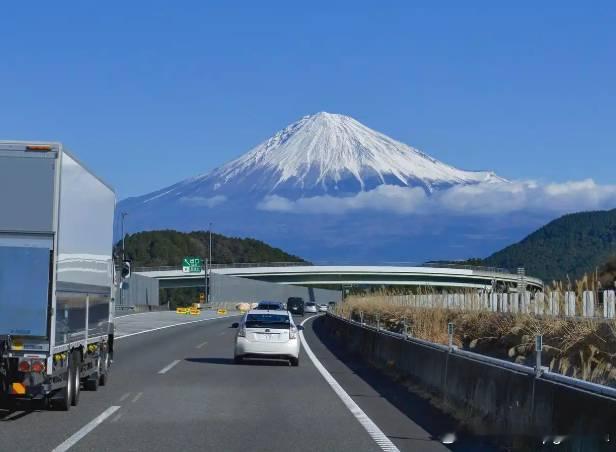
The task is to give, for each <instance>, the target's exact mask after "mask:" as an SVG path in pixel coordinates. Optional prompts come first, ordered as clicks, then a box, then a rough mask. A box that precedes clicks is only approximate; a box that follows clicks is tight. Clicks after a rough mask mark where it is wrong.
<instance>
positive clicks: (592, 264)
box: [483, 209, 616, 282]
mask: <svg viewBox="0 0 616 452" xmlns="http://www.w3.org/2000/svg"><path fill="white" fill-rule="evenodd" d="M615 256H616V209H613V210H608V211H596V212H581V213H575V214H570V215H565V216H563V217H561V218H558V219H556V220H554V221H552V222H550V223H548V224H547V225H545V226H543V227H542V228H540V229H539V230H537V231H535V232H533V233H532V234H530V235H529V236H528V237H526V238H525V239H524V240H522V241H521V242H519V243H516V244H514V245H511V246H508V247H507V248H504V249H503V250H501V251H498V252H496V253H494V254H492V255H491V256H490V257H488V258H486V259H483V264H484V265H490V266H495V267H504V268H509V269H513V270H515V269H516V268H517V267H525V268H526V272H527V274H529V275H533V276H537V277H539V278H542V279H543V280H544V281H546V282H549V281H551V280H553V279H556V280H564V279H565V278H566V277H567V275H568V276H569V277H570V278H571V279H572V280H573V279H576V278H579V277H581V276H582V275H583V274H584V273H591V272H593V273H594V272H595V271H596V270H597V269H599V271H600V273H604V274H605V275H607V273H608V272H610V271H611V272H614V273H616V258H614V257H615ZM610 259H612V264H611V266H609V265H607V264H606V262H608V261H609V260H610ZM607 278H608V276H605V279H606V280H607Z"/></svg>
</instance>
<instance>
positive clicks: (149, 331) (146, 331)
mask: <svg viewBox="0 0 616 452" xmlns="http://www.w3.org/2000/svg"><path fill="white" fill-rule="evenodd" d="M240 315H242V314H233V315H226V316H223V317H212V318H209V319H200V320H192V321H190V322H184V323H174V324H173V325H165V326H160V327H158V328H152V329H151V330H144V331H137V332H136V333H130V334H123V335H122V336H118V337H116V338H115V340H116V341H117V340H120V339H124V338H127V337H131V336H137V335H138V334H145V333H151V332H152V331H158V330H164V329H166V328H173V327H175V326H182V325H190V324H191V323H198V322H207V321H208V320H220V319H226V318H229V317H238V316H240Z"/></svg>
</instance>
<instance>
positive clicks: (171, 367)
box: [158, 359, 180, 375]
mask: <svg viewBox="0 0 616 452" xmlns="http://www.w3.org/2000/svg"><path fill="white" fill-rule="evenodd" d="M179 362H180V360H179V359H176V360H175V361H172V362H171V364H169V365H168V366H165V367H163V368H162V369H160V370H159V371H158V374H159V375H164V374H166V373H167V372H169V371H170V370H171V369H173V367H175V365H176V364H177V363H179Z"/></svg>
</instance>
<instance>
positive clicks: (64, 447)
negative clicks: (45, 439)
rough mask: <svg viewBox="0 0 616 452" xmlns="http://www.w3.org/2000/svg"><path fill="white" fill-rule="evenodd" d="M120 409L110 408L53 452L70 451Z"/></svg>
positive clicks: (116, 407)
mask: <svg viewBox="0 0 616 452" xmlns="http://www.w3.org/2000/svg"><path fill="white" fill-rule="evenodd" d="M119 409H120V407H119V406H110V407H109V408H107V409H106V410H105V411H103V412H102V413H101V414H99V415H98V416H97V417H96V418H94V419H93V420H92V421H90V422H88V423H87V424H86V425H84V426H83V427H81V428H80V429H79V430H78V431H76V432H75V433H73V434H72V435H71V436H69V437H68V439H67V440H66V441H64V442H63V443H62V444H60V445H59V446H58V447H56V448H55V449H53V450H52V451H51V452H65V451H67V450H69V449H70V448H71V447H73V446H74V445H75V444H76V443H77V442H78V441H79V440H81V439H82V438H83V437H84V436H86V435H87V434H88V433H90V432H91V431H92V430H94V429H95V428H96V427H98V426H99V425H100V424H102V423H103V422H104V421H105V419H107V418H108V417H109V416H111V415H112V414H113V413H115V412H116V411H118V410H119Z"/></svg>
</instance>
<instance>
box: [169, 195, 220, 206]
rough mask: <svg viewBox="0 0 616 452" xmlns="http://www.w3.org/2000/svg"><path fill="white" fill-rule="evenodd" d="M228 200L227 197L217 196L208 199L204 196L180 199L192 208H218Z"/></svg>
mask: <svg viewBox="0 0 616 452" xmlns="http://www.w3.org/2000/svg"><path fill="white" fill-rule="evenodd" d="M226 200H227V197H226V196H223V195H216V196H212V197H211V198H206V197H204V196H183V197H181V198H180V202H183V203H185V204H188V205H191V206H197V207H210V208H212V207H216V206H218V205H220V204H222V203H224V202H225V201H226Z"/></svg>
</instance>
